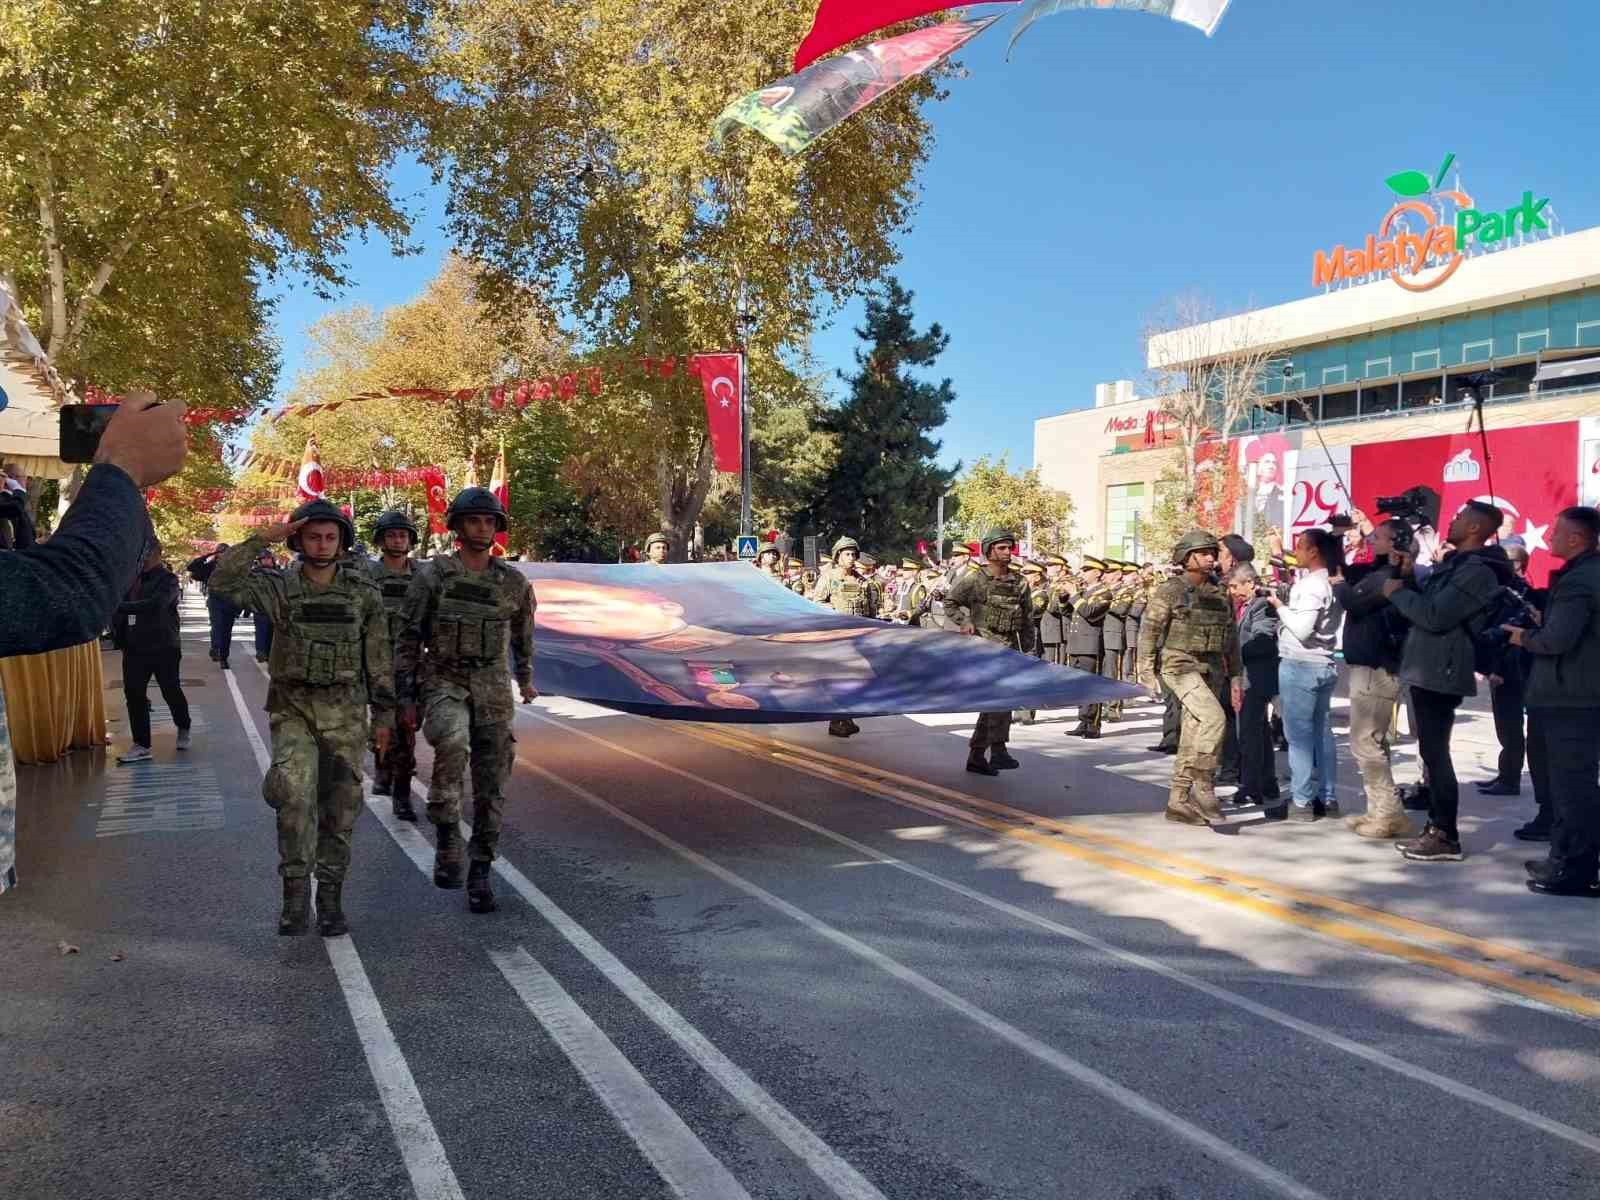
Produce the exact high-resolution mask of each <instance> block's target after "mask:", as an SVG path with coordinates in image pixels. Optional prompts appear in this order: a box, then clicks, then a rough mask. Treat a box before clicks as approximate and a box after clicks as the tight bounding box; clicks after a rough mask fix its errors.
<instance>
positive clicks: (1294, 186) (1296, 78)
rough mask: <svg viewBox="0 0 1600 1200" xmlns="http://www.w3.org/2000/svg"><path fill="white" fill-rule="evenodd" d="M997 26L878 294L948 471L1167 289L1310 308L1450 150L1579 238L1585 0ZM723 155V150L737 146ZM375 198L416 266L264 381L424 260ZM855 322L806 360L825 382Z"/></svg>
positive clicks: (375, 260) (296, 323)
mask: <svg viewBox="0 0 1600 1200" xmlns="http://www.w3.org/2000/svg"><path fill="white" fill-rule="evenodd" d="M1014 20H1015V18H1014V17H1007V18H1006V19H1004V20H1002V21H1001V22H1000V23H999V24H998V25H997V26H996V27H995V28H993V29H991V30H990V31H989V32H988V33H987V34H985V35H984V37H983V38H981V39H980V40H979V41H978V42H977V43H975V44H974V45H973V46H970V47H968V48H967V50H966V51H965V52H964V53H963V55H962V56H961V61H962V63H963V64H964V65H965V67H966V68H967V73H968V77H967V78H965V79H957V80H954V81H952V82H951V83H950V86H949V93H950V94H949V98H948V99H947V100H945V101H944V102H943V103H941V104H935V105H932V106H930V109H929V115H930V116H931V118H932V120H933V123H934V126H935V129H936V130H937V135H938V144H937V146H936V148H935V150H934V153H933V156H932V159H931V161H930V163H929V165H928V167H927V169H926V171H925V172H924V175H923V179H922V201H921V204H920V207H919V209H918V211H917V214H916V217H915V220H914V223H913V225H912V228H911V229H910V230H909V231H908V232H907V233H906V234H905V235H904V237H903V238H902V240H901V245H902V250H903V255H904V261H903V262H902V264H901V266H900V268H899V273H900V277H901V280H902V282H904V283H905V284H906V286H908V287H909V288H911V289H912V290H913V291H914V292H915V293H916V296H917V312H918V316H919V318H920V320H922V321H923V322H924V323H926V322H928V321H933V320H937V321H939V322H940V323H941V324H943V325H944V327H945V329H946V330H947V331H948V332H949V334H950V335H951V340H950V349H949V351H948V352H947V353H946V354H945V356H944V358H943V359H942V360H941V363H940V369H939V370H938V371H937V372H936V374H939V375H948V376H949V377H950V378H951V379H952V381H953V383H954V386H955V389H956V392H957V396H958V399H957V402H956V404H955V405H954V406H953V408H952V410H951V414H950V421H949V423H948V424H947V425H946V426H945V428H944V430H943V431H942V432H943V436H944V447H945V457H946V460H947V461H954V460H955V459H958V458H959V459H964V460H966V461H969V462H970V461H971V460H973V459H975V458H976V457H978V456H979V455H981V454H990V455H998V454H1000V453H1004V452H1009V453H1010V456H1011V460H1012V462H1013V464H1021V465H1026V464H1028V463H1030V462H1031V461H1032V455H1033V450H1032V445H1033V421H1034V419H1035V418H1037V417H1041V416H1046V415H1049V414H1051V413H1057V412H1063V411H1066V410H1067V409H1070V408H1079V407H1083V406H1086V405H1089V404H1092V403H1093V400H1094V385H1095V384H1096V383H1097V382H1102V381H1106V380H1111V379H1116V378H1119V377H1128V378H1134V379H1139V377H1140V372H1141V370H1142V366H1143V362H1142V357H1141V346H1140V332H1141V330H1142V329H1143V328H1144V327H1145V326H1146V325H1147V323H1148V322H1149V320H1150V319H1151V317H1152V316H1153V315H1154V314H1155V313H1157V312H1158V311H1159V310H1160V309H1161V308H1162V306H1163V304H1164V303H1165V302H1166V301H1168V300H1170V298H1171V297H1173V296H1174V295H1178V294H1186V293H1195V294H1199V295H1203V296H1205V297H1208V298H1209V299H1210V300H1212V301H1213V302H1214V303H1216V304H1217V305H1218V306H1219V307H1222V308H1229V309H1231V308H1240V307H1244V306H1248V305H1258V304H1272V303H1280V302H1283V301H1287V300H1293V299H1297V298H1300V297H1302V296H1306V295H1310V294H1311V293H1312V289H1311V282H1310V279H1311V259H1312V253H1313V251H1314V250H1315V249H1317V248H1318V247H1319V246H1320V247H1322V248H1323V249H1328V248H1329V247H1331V246H1333V245H1334V244H1335V243H1337V242H1340V241H1345V240H1351V239H1357V240H1358V239H1361V238H1364V237H1365V235H1366V234H1367V233H1368V232H1370V231H1371V230H1372V229H1373V228H1374V227H1375V225H1376V223H1377V221H1378V220H1379V219H1380V218H1381V216H1382V214H1383V212H1384V211H1385V209H1386V208H1387V198H1388V195H1389V193H1388V190H1387V189H1386V188H1385V186H1384V182H1383V181H1384V179H1385V178H1386V177H1388V176H1389V175H1391V174H1393V173H1395V172H1397V171H1401V170H1410V169H1414V170H1418V171H1424V172H1432V171H1433V170H1435V169H1436V168H1437V167H1438V166H1439V164H1440V162H1441V161H1442V159H1443V158H1444V156H1445V154H1446V153H1448V152H1453V153H1455V154H1456V155H1457V161H1458V166H1459V168H1460V171H1461V177H1462V183H1463V185H1464V186H1465V188H1466V189H1467V190H1468V191H1470V192H1471V193H1472V194H1473V195H1474V197H1475V198H1476V199H1477V200H1478V202H1479V203H1480V204H1481V205H1483V206H1484V207H1485V208H1489V207H1505V206H1507V205H1510V204H1513V203H1515V202H1516V201H1517V200H1519V199H1520V198H1521V196H1522V192H1523V190H1524V189H1530V188H1531V189H1533V190H1534V191H1535V192H1536V194H1537V195H1539V196H1549V197H1550V198H1551V203H1552V207H1553V208H1554V210H1555V212H1556V213H1557V215H1558V216H1559V217H1560V219H1561V220H1562V222H1563V224H1564V225H1565V227H1566V228H1568V229H1571V230H1576V229H1583V228H1587V227H1589V226H1592V225H1595V224H1600V171H1597V170H1596V169H1595V165H1594V160H1593V159H1592V157H1591V155H1592V154H1593V153H1594V150H1593V132H1594V120H1595V117H1594V102H1595V96H1596V94H1597V93H1596V88H1595V84H1594V67H1593V62H1592V47H1593V45H1594V44H1595V40H1596V34H1597V33H1600V5H1596V4H1595V3H1594V0H1541V2H1540V3H1537V4H1520V5H1508V4H1505V3H1504V2H1503V0H1453V2H1451V3H1445V2H1444V0H1411V2H1410V3H1408V4H1397V3H1395V2H1394V0H1326V2H1322V3H1311V2H1309V0H1234V2H1233V5H1232V7H1231V8H1230V10H1229V12H1228V15H1227V17H1226V19H1225V20H1224V21H1223V23H1222V26H1221V28H1220V29H1219V30H1218V32H1217V36H1216V37H1215V38H1213V39H1211V40H1209V41H1208V40H1207V39H1206V38H1205V37H1204V36H1203V35H1202V34H1200V33H1198V32H1196V31H1195V30H1193V29H1190V28H1188V27H1186V26H1180V25H1176V24H1173V23H1171V22H1166V21H1162V20H1160V19H1157V18H1153V17H1149V16H1143V15H1138V14H1125V13H1098V12H1082V13H1068V14H1065V15H1062V16H1058V17H1053V18H1050V19H1048V20H1041V21H1039V22H1038V23H1037V24H1035V25H1034V26H1033V28H1032V29H1031V30H1030V31H1029V32H1028V33H1027V34H1026V35H1025V36H1024V37H1023V39H1022V40H1021V41H1020V42H1019V43H1018V44H1017V48H1016V53H1015V55H1014V56H1013V58H1012V61H1011V62H1010V63H1007V62H1006V61H1005V59H1004V54H1005V44H1006V38H1007V37H1009V31H1010V27H1011V24H1012V23H1013V21H1014ZM736 136H744V135H742V134H740V135H736ZM394 184H395V188H396V190H397V192H398V193H399V194H400V195H402V196H404V197H409V198H410V199H411V200H412V201H413V202H414V204H413V211H415V212H416V213H417V215H418V217H419V220H418V222H417V229H416V234H417V237H418V238H419V239H420V240H421V241H422V242H423V243H424V244H425V246H426V250H425V252H424V253H423V254H421V255H419V256H416V257H411V258H404V259H396V258H394V257H393V256H391V255H390V254H389V252H388V250H387V247H385V246H383V245H382V244H380V243H371V244H367V245H361V244H357V245H355V246H352V247H351V251H350V254H349V255H348V262H349V267H350V272H351V275H352V277H353V279H354V280H355V283H354V285H353V286H352V287H351V288H350V289H349V290H348V291H347V292H346V293H345V294H344V295H342V296H340V297H339V298H338V299H337V300H336V301H335V303H334V304H333V305H330V304H328V303H326V302H322V301H319V300H317V299H316V298H315V297H314V296H312V295H311V293H310V292H309V291H307V290H305V289H304V288H303V287H297V288H296V287H291V288H288V289H286V290H284V291H283V293H282V301H281V304H280V308H279V312H278V333H279V336H280V338H281V340H282V343H283V348H284V358H285V364H284V376H283V380H284V386H285V387H286V386H287V385H288V383H289V382H290V381H291V380H292V379H293V377H294V373H295V371H296V370H297V369H298V367H299V364H300V362H301V355H302V351H303V347H304V330H305V328H306V326H307V325H308V324H310V322H311V321H313V320H315V319H316V317H317V316H319V315H321V314H322V313H323V312H325V311H327V310H328V309H329V308H330V307H334V306H335V305H340V304H348V303H352V302H356V301H362V302H365V303H369V304H371V305H373V306H375V307H382V306H384V305H387V304H392V303H396V302H398V301H401V300H404V299H407V298H408V297H410V296H412V295H415V294H416V293H417V292H418V291H419V290H421V288H422V286H423V284H424V283H425V282H426V281H427V279H428V278H429V277H430V276H431V275H432V274H433V273H434V272H435V271H436V270H437V269H438V264H439V260H440V258H441V256H442V254H443V253H444V251H445V249H446V248H447V240H446V238H445V237H444V235H443V233H442V232H441V230H440V228H439V224H440V221H441V218H442V213H443V206H444V205H443V196H442V194H441V193H440V192H439V191H438V190H437V189H434V188H433V187H432V186H431V184H430V181H429V179H428V176H427V173H426V172H425V171H423V170H421V169H420V168H417V167H415V166H414V165H409V164H408V165H406V166H403V167H401V168H399V169H397V170H396V172H395V174H394ZM859 318H860V307H859V304H857V305H854V306H851V307H850V308H848V309H846V310H845V311H844V312H842V313H840V314H838V315H837V316H836V317H834V319H833V320H832V323H831V325H830V327H829V328H827V329H825V330H824V331H823V332H822V333H821V334H820V335H819V336H818V338H817V340H816V343H815V352H816V355H817V358H818V360H819V362H820V363H821V364H822V365H823V366H825V367H827V368H830V369H831V368H834V367H848V366H849V365H850V363H851V351H852V349H853V348H854V346H855V344H856V339H855V338H854V335H853V333H852V332H851V329H852V326H853V325H854V324H855V323H857V322H858V321H859Z"/></svg>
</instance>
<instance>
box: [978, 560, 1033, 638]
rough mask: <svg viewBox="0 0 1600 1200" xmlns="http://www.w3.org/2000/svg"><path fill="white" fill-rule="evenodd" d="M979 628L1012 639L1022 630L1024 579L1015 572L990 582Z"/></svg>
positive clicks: (980, 610) (980, 614) (981, 611)
mask: <svg viewBox="0 0 1600 1200" xmlns="http://www.w3.org/2000/svg"><path fill="white" fill-rule="evenodd" d="M977 617H978V621H977V626H978V628H979V629H980V630H982V631H984V632H988V633H998V634H1003V635H1005V636H1006V637H1011V636H1013V635H1014V634H1016V633H1017V631H1018V630H1020V629H1021V628H1022V624H1023V621H1024V620H1026V619H1027V618H1025V617H1024V615H1023V612H1022V577H1021V576H1020V575H1018V574H1016V573H1015V572H1013V573H1012V574H1010V575H1007V576H1006V577H1005V578H1004V579H996V580H993V581H991V582H990V584H989V586H988V588H987V594H986V595H985V596H984V598H983V606H982V608H981V609H979V611H978V613H977Z"/></svg>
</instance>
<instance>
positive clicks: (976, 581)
mask: <svg viewBox="0 0 1600 1200" xmlns="http://www.w3.org/2000/svg"><path fill="white" fill-rule="evenodd" d="M985 540H986V541H987V540H988V539H985ZM997 540H998V539H997ZM945 609H946V612H947V613H949V614H950V616H951V618H952V619H953V620H954V621H955V622H956V623H957V624H958V625H959V626H962V627H965V626H967V625H971V626H972V627H973V629H975V630H976V631H977V633H978V636H979V637H981V638H983V639H984V640H985V641H989V642H995V643H997V644H999V645H1002V646H1009V647H1010V648H1011V649H1013V650H1021V651H1023V652H1024V653H1029V652H1031V651H1032V649H1033V620H1032V617H1031V613H1032V611H1033V593H1032V589H1030V588H1029V587H1028V580H1027V577H1026V576H1024V575H1023V574H1022V572H1021V571H1017V570H1009V571H1007V572H1006V573H1005V574H1004V575H1002V576H1000V577H999V578H998V579H997V578H995V576H994V575H993V574H991V573H990V572H989V571H987V570H977V571H972V572H969V573H967V574H965V575H963V576H962V577H961V578H960V579H958V580H957V581H956V582H955V584H954V586H952V587H951V589H950V592H949V594H948V595H947V596H946V597H945ZM1011 719H1012V718H1011V713H1010V711H1009V710H1007V711H1001V712H985V713H979V714H978V725H977V728H976V729H974V730H973V731H972V738H971V740H970V741H969V742H968V743H967V747H968V751H969V755H968V763H969V765H972V764H976V763H977V762H978V761H980V758H981V756H982V754H983V751H984V750H985V749H988V750H989V751H990V761H991V763H995V764H997V763H998V761H1000V760H1004V759H1008V758H1009V756H1008V755H1007V754H1006V749H1005V747H1006V743H1007V742H1008V741H1010V740H1011ZM1012 761H1014V760H1012ZM982 773H984V774H992V773H993V772H992V771H988V772H982Z"/></svg>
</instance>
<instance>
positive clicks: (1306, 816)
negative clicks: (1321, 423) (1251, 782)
mask: <svg viewBox="0 0 1600 1200" xmlns="http://www.w3.org/2000/svg"><path fill="white" fill-rule="evenodd" d="M1295 561H1296V562H1297V564H1298V565H1299V568H1300V576H1299V578H1298V579H1296V580H1295V582H1294V586H1293V587H1292V588H1290V590H1289V602H1288V603H1287V604H1285V603H1284V602H1283V600H1282V599H1280V598H1279V597H1278V596H1277V595H1276V594H1273V595H1270V596H1269V597H1268V598H1267V603H1269V604H1271V605H1272V607H1273V608H1274V609H1276V610H1277V613H1278V620H1279V622H1280V627H1279V630H1278V695H1279V697H1280V700H1281V702H1282V704H1283V725H1284V729H1285V731H1286V733H1287V734H1288V738H1289V777H1290V791H1291V794H1292V800H1293V803H1292V804H1289V805H1279V806H1277V808H1276V809H1274V810H1269V812H1268V814H1267V815H1268V817H1269V818H1271V819H1277V820H1282V819H1283V818H1285V817H1287V818H1288V819H1290V820H1293V821H1315V820H1317V819H1318V818H1319V817H1323V816H1328V817H1337V816H1338V815H1339V800H1338V793H1337V784H1338V781H1339V773H1338V765H1337V762H1336V760H1335V757H1334V746H1333V722H1332V720H1331V718H1330V715H1329V706H1330V704H1331V702H1332V700H1333V685H1334V684H1335V683H1336V682H1338V679H1339V668H1338V665H1337V664H1336V663H1335V662H1334V661H1333V652H1334V649H1335V647H1336V646H1337V645H1338V640H1339V625H1340V623H1341V621H1342V620H1343V616H1344V613H1343V610H1342V609H1341V608H1340V607H1339V602H1338V601H1337V600H1336V599H1334V595H1333V585H1332V582H1331V577H1332V576H1333V575H1336V574H1338V573H1339V572H1340V570H1341V569H1342V568H1343V565H1344V561H1343V555H1342V547H1341V545H1340V541H1339V539H1338V538H1337V537H1335V536H1334V535H1333V534H1332V533H1330V532H1328V531H1327V530H1326V529H1308V530H1306V531H1305V532H1304V533H1302V534H1301V535H1300V537H1299V539H1298V540H1297V541H1296V543H1295ZM1319 796H1320V799H1319Z"/></svg>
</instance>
